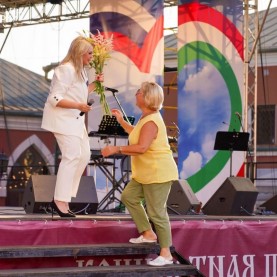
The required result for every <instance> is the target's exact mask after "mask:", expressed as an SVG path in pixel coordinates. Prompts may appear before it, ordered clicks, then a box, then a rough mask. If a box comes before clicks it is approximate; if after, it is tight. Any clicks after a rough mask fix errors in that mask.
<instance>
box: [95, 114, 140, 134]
mask: <svg viewBox="0 0 277 277" xmlns="http://www.w3.org/2000/svg"><path fill="white" fill-rule="evenodd" d="M123 118H124V120H126V118H125V117H123ZM128 121H129V122H130V123H131V124H132V125H133V124H134V122H135V117H133V116H128ZM98 133H100V134H107V135H117V136H128V134H127V133H126V132H125V131H124V129H123V128H122V127H121V126H120V124H119V123H118V122H117V120H116V117H115V116H110V115H104V116H103V118H102V120H101V122H100V125H99V129H98Z"/></svg>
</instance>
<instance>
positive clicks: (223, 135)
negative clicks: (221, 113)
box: [214, 131, 249, 177]
mask: <svg viewBox="0 0 277 277" xmlns="http://www.w3.org/2000/svg"><path fill="white" fill-rule="evenodd" d="M248 140H249V133H247V132H235V131H234V132H223V131H219V132H217V133H216V138H215V144H214V150H228V151H230V177H231V176H232V156H233V151H246V150H247V149H248Z"/></svg>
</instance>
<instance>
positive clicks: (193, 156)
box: [180, 151, 203, 179]
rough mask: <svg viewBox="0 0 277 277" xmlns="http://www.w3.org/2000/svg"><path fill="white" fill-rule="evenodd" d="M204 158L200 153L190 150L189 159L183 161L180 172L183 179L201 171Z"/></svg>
mask: <svg viewBox="0 0 277 277" xmlns="http://www.w3.org/2000/svg"><path fill="white" fill-rule="evenodd" d="M202 160H203V159H202V156H201V154H200V153H198V152H193V151H190V152H189V155H188V157H187V159H186V160H184V161H183V166H182V170H181V172H180V177H181V179H187V178H188V177H190V176H191V175H193V174H194V173H196V172H197V171H199V170H200V169H201V166H202Z"/></svg>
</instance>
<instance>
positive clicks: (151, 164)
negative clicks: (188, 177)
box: [129, 112, 178, 184]
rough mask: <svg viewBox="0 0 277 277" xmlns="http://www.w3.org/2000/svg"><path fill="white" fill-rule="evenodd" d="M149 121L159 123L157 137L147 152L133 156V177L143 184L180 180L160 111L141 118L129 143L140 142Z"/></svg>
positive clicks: (130, 135)
mask: <svg viewBox="0 0 277 277" xmlns="http://www.w3.org/2000/svg"><path fill="white" fill-rule="evenodd" d="M149 121H153V122H154V123H155V124H156V125H157V127H158V133H157V137H156V139H154V140H153V142H152V144H151V145H150V147H149V148H148V150H147V151H146V152H145V153H143V154H140V155H137V156H131V169H132V178H133V179H135V180H136V181H137V182H139V183H142V184H151V183H164V182H168V181H173V180H178V169H177V165H176V163H175V160H174V158H173V155H172V151H171V149H170V146H169V143H168V137H167V132H166V127H165V124H164V121H163V119H162V116H161V114H160V113H159V112H157V113H154V114H150V115H148V116H146V117H145V118H143V119H140V120H139V122H138V123H137V124H136V126H135V127H134V129H133V130H132V132H131V133H130V134H129V143H130V145H132V144H137V143H138V140H139V135H140V131H141V128H142V127H143V125H144V124H145V123H146V122H149Z"/></svg>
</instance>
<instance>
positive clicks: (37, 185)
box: [22, 175, 98, 214]
mask: <svg viewBox="0 0 277 277" xmlns="http://www.w3.org/2000/svg"><path fill="white" fill-rule="evenodd" d="M55 185H56V175H32V176H31V177H30V179H29V180H28V183H27V185H26V188H25V191H24V194H23V201H22V205H23V207H24V209H25V211H26V213H46V212H47V210H48V212H49V211H50V203H51V202H52V200H53V196H54V191H55ZM71 201H72V202H71V203H69V207H70V209H71V210H72V211H73V212H75V213H77V214H96V212H97V207H98V198H97V192H96V188H95V184H94V177H93V176H82V177H81V181H80V185H79V189H78V192H77V196H76V197H75V198H72V200H71Z"/></svg>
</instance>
